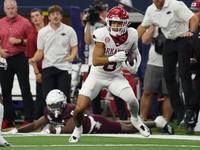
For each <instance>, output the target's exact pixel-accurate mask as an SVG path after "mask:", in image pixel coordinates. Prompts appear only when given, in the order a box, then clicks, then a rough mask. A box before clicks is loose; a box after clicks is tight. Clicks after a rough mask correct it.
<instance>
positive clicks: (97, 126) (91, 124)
mask: <svg viewBox="0 0 200 150" xmlns="http://www.w3.org/2000/svg"><path fill="white" fill-rule="evenodd" d="M75 106H76V105H75V104H71V103H69V104H67V105H66V107H65V109H64V110H63V113H62V115H59V116H58V118H55V117H54V115H53V114H52V113H50V112H49V111H48V109H47V107H45V109H44V115H45V117H46V118H47V119H48V120H49V122H50V123H53V124H58V125H65V123H66V122H67V121H68V119H70V118H71V117H73V116H72V113H71V112H72V111H73V110H74V109H75ZM120 132H121V125H120V123H119V122H115V121H110V120H107V119H106V118H105V117H103V116H101V115H96V114H87V115H85V116H84V119H83V133H120Z"/></svg>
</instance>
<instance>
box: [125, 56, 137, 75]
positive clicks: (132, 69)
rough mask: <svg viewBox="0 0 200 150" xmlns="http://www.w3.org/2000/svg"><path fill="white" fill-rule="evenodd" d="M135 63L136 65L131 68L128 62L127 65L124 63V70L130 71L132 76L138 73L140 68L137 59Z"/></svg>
mask: <svg viewBox="0 0 200 150" xmlns="http://www.w3.org/2000/svg"><path fill="white" fill-rule="evenodd" d="M133 63H134V65H133V66H131V65H130V64H129V62H128V61H127V62H126V63H125V61H123V62H122V66H123V67H124V69H126V70H128V71H130V72H131V73H132V74H136V72H137V71H138V67H137V64H136V60H135V59H134V60H133Z"/></svg>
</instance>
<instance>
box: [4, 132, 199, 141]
mask: <svg viewBox="0 0 200 150" xmlns="http://www.w3.org/2000/svg"><path fill="white" fill-rule="evenodd" d="M1 134H2V135H3V137H24V136H71V134H59V135H57V134H45V135H44V134H40V132H38V133H36V132H31V133H17V134H6V132H2V133H1ZM82 136H104V137H127V138H130V137H131V138H152V139H177V140H194V141H200V136H193V135H191V136H189V135H150V136H149V137H143V136H142V135H140V134H83V135H82Z"/></svg>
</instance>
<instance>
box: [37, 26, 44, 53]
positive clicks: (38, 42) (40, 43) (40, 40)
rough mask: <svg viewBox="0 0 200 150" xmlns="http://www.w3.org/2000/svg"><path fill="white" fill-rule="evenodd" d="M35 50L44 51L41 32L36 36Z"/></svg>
mask: <svg viewBox="0 0 200 150" xmlns="http://www.w3.org/2000/svg"><path fill="white" fill-rule="evenodd" d="M37 49H44V40H43V37H42V32H41V30H40V31H39V32H38V36H37Z"/></svg>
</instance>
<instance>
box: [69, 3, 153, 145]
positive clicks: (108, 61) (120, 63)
mask: <svg viewBox="0 0 200 150" xmlns="http://www.w3.org/2000/svg"><path fill="white" fill-rule="evenodd" d="M106 19H107V26H106V27H103V28H100V29H97V30H95V31H94V33H93V40H94V41H95V44H96V45H95V48H94V52H93V65H92V68H91V73H90V74H89V76H88V77H87V79H86V81H85V83H84V84H83V86H82V88H81V91H80V93H79V96H78V101H77V104H76V108H75V110H74V114H73V118H74V122H75V129H74V131H73V133H72V135H71V137H70V138H69V142H71V143H77V142H78V141H79V139H80V137H81V135H82V132H83V127H82V120H83V116H84V110H85V109H86V107H87V106H88V104H89V103H90V102H91V100H93V99H94V98H95V97H96V96H97V94H98V93H99V91H100V90H101V89H102V88H107V89H108V90H109V91H110V92H111V93H113V94H114V95H116V96H118V97H120V98H122V99H123V100H124V101H126V102H127V104H128V109H129V111H130V113H131V123H132V124H133V125H134V126H135V127H136V129H138V130H139V131H140V133H141V134H142V135H143V136H145V137H148V136H149V135H150V131H149V129H148V127H147V126H146V125H144V123H143V122H142V121H141V120H140V118H139V116H138V109H139V103H138V100H137V98H136V97H135V94H134V92H133V90H132V88H131V86H130V85H129V83H128V81H127V80H126V79H125V77H124V76H123V73H122V68H123V67H124V68H125V69H127V70H129V71H130V72H132V73H136V72H137V69H138V67H139V65H140V62H141V56H140V53H139V51H138V48H137V40H138V34H137V31H136V30H135V29H134V28H128V25H129V21H128V20H129V16H128V13H127V11H126V10H125V9H124V8H123V7H120V6H116V7H114V8H112V9H111V10H110V11H109V13H108V15H107V18H106ZM128 53H133V54H135V55H136V56H137V62H136V61H135V60H134V64H133V66H131V65H130V64H129V63H127V64H126V63H125V60H126V54H128Z"/></svg>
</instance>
